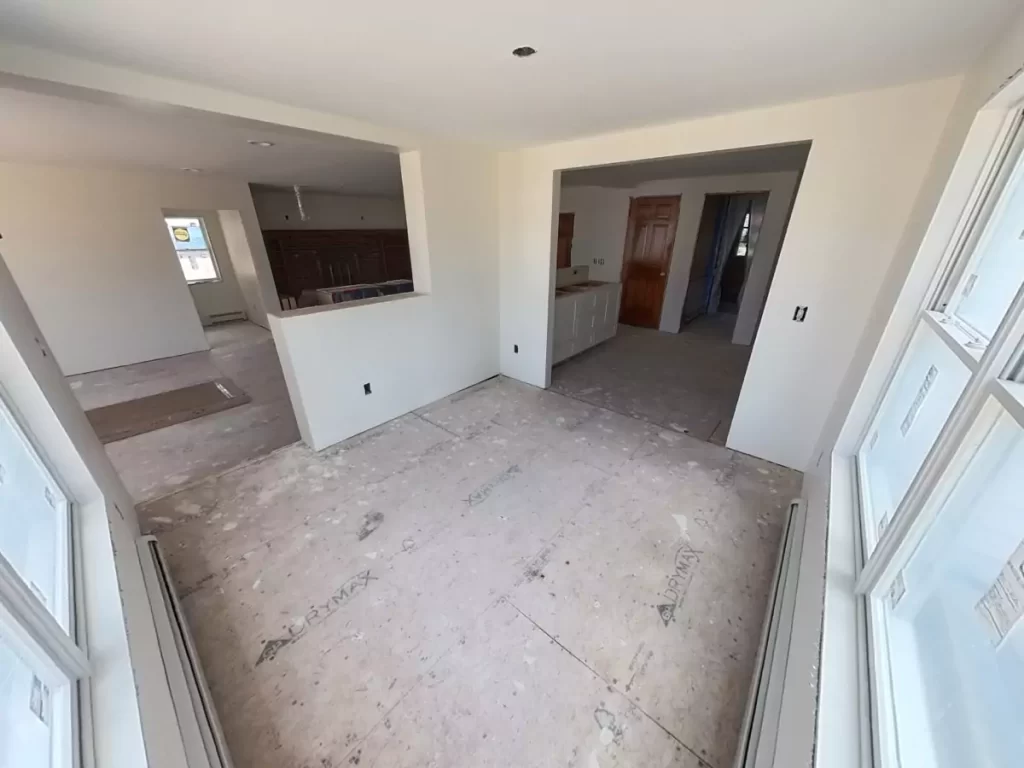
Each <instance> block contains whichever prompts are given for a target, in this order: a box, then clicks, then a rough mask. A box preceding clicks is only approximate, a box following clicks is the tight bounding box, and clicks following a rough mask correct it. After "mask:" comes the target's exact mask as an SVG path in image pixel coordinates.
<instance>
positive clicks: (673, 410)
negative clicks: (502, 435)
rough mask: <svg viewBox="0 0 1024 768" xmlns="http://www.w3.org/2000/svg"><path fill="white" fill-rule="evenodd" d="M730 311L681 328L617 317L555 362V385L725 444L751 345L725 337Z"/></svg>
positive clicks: (729, 326)
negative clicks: (590, 343)
mask: <svg viewBox="0 0 1024 768" xmlns="http://www.w3.org/2000/svg"><path fill="white" fill-rule="evenodd" d="M734 322H735V316H734V315H731V316H730V315H717V316H714V317H704V318H700V319H698V320H696V321H694V323H693V324H692V325H689V326H687V327H686V329H684V331H683V332H682V333H662V332H661V331H655V330H649V329H646V328H633V327H631V326H628V325H620V326H619V329H618V333H617V335H616V336H615V337H613V338H612V339H610V340H608V341H606V342H605V343H603V344H601V345H599V346H597V347H594V348H593V349H590V350H587V351H586V352H583V353H582V354H580V355H578V356H576V357H574V358H571V359H569V360H567V361H566V362H564V363H562V364H560V365H557V366H555V368H554V369H553V370H552V372H551V388H552V389H554V390H555V391H556V392H561V393H562V394H565V395H568V396H569V397H573V398H576V399H577V400H582V401H584V402H587V403H592V404H594V405H598V406H601V407H603V408H609V409H611V410H613V411H616V412H618V413H623V414H626V415H629V416H633V417H635V418H638V419H644V420H645V421H649V422H651V423H652V424H657V425H659V426H661V427H664V428H666V429H671V430H675V431H677V432H683V433H685V434H689V435H691V436H692V437H695V438H697V439H698V440H706V441H709V442H712V443H715V444H716V445H725V441H726V437H727V436H728V434H729V427H730V425H731V424H732V415H733V412H734V411H735V410H736V402H737V400H739V396H740V388H741V387H742V385H743V376H744V374H745V373H746V370H747V363H748V361H749V359H750V350H751V348H750V347H747V346H743V345H739V344H733V343H732V342H731V336H732V324H733V323H734Z"/></svg>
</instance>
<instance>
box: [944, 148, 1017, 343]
mask: <svg viewBox="0 0 1024 768" xmlns="http://www.w3.org/2000/svg"><path fill="white" fill-rule="evenodd" d="M1022 283H1024V156H1022V158H1021V160H1020V161H1019V162H1018V165H1017V167H1016V169H1015V170H1014V173H1013V175H1012V176H1011V177H1010V181H1009V183H1008V185H1007V186H1006V188H1005V190H1004V191H1003V199H1002V200H1000V201H999V203H998V205H997V206H996V209H995V210H994V211H993V214H992V218H991V220H990V221H989V222H988V224H987V225H986V227H985V232H984V233H983V234H982V237H981V239H980V240H979V242H978V252H977V256H976V257H975V260H974V261H973V262H972V266H971V269H969V270H968V275H967V276H966V278H965V282H964V284H963V286H962V289H961V294H960V297H959V299H958V300H957V302H958V303H957V304H956V306H955V309H954V314H955V315H956V317H957V318H958V319H960V320H961V321H963V322H964V323H966V324H967V325H969V326H970V327H971V328H973V329H974V330H976V331H977V332H978V333H979V334H981V335H982V336H983V337H984V338H985V339H990V338H992V335H993V334H994V333H995V332H996V328H998V327H999V323H1000V322H1002V319H1003V317H1004V316H1005V315H1006V311H1007V310H1008V309H1009V308H1010V303H1011V302H1012V301H1013V297H1014V296H1015V295H1016V293H1017V290H1018V289H1019V288H1020V286H1021V284H1022Z"/></svg>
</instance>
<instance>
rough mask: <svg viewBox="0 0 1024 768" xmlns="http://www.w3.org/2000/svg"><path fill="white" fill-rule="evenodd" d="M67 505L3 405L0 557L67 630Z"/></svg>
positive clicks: (0, 416)
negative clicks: (2, 557) (0, 555)
mask: <svg viewBox="0 0 1024 768" xmlns="http://www.w3.org/2000/svg"><path fill="white" fill-rule="evenodd" d="M67 536H68V510H67V500H66V499H65V498H64V496H63V494H61V492H60V491H59V490H58V488H57V484H56V483H55V482H54V481H53V479H52V478H51V477H50V474H49V473H48V472H47V471H46V469H45V468H44V467H43V465H42V464H41V463H40V461H39V460H38V459H37V458H36V456H35V454H34V453H33V452H32V449H31V448H30V447H29V445H28V443H27V441H26V440H25V439H24V437H23V435H22V433H21V430H20V429H19V428H18V426H17V425H16V424H15V423H14V420H13V419H12V417H11V415H10V413H8V411H7V409H6V407H3V406H2V404H0V554H2V555H3V556H4V558H6V559H7V561H8V562H9V563H10V564H11V566H12V567H13V568H14V570H15V571H17V573H18V575H19V576H20V577H21V578H22V579H23V580H24V582H25V584H26V585H27V586H28V588H29V590H30V591H31V592H32V594H34V595H35V596H36V597H37V598H39V600H40V602H42V604H43V605H44V606H46V609H47V610H48V611H50V613H52V614H53V616H54V618H56V619H57V621H58V622H59V623H60V625H61V626H62V627H63V628H64V629H65V630H67V629H69V628H70V609H69V601H68V597H69V595H68V586H67V585H68V578H69V567H68V566H69V557H68V551H69V550H68V538H67Z"/></svg>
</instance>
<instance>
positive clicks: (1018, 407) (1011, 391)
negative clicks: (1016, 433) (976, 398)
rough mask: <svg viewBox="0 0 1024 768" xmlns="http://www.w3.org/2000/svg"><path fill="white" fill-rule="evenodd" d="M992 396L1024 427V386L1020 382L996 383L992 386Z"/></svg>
mask: <svg viewBox="0 0 1024 768" xmlns="http://www.w3.org/2000/svg"><path fill="white" fill-rule="evenodd" d="M992 395H993V396H994V397H995V398H996V400H998V401H999V404H1000V405H1002V406H1003V408H1004V409H1005V410H1006V412H1007V413H1009V414H1010V416H1011V417H1013V419H1014V420H1015V421H1016V422H1017V423H1018V424H1020V425H1021V427H1024V384H1022V383H1021V382H1018V381H995V382H993V384H992Z"/></svg>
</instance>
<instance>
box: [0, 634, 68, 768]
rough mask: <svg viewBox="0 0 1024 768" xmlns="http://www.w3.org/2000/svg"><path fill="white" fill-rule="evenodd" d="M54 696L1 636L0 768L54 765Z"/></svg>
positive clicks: (55, 729)
mask: <svg viewBox="0 0 1024 768" xmlns="http://www.w3.org/2000/svg"><path fill="white" fill-rule="evenodd" d="M54 694H55V692H54V691H52V690H51V688H50V686H48V685H46V684H45V683H44V682H43V681H42V680H41V679H40V678H39V677H38V676H36V675H35V674H34V673H33V671H32V669H31V668H30V667H29V666H28V665H27V664H26V663H25V662H24V661H22V659H21V658H20V657H19V656H17V655H16V654H15V653H14V651H12V650H11V648H10V647H9V646H8V645H7V643H5V642H4V639H3V637H2V636H0V768H50V767H51V766H53V765H54V764H55V763H54V759H53V758H54V752H55V751H56V748H57V745H56V744H55V741H56V739H55V738H54V736H55V734H56V733H57V732H58V731H59V728H55V722H54V715H55V713H54V707H55V706H56V707H59V706H60V704H61V699H62V698H63V697H59V696H55V695H54Z"/></svg>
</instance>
